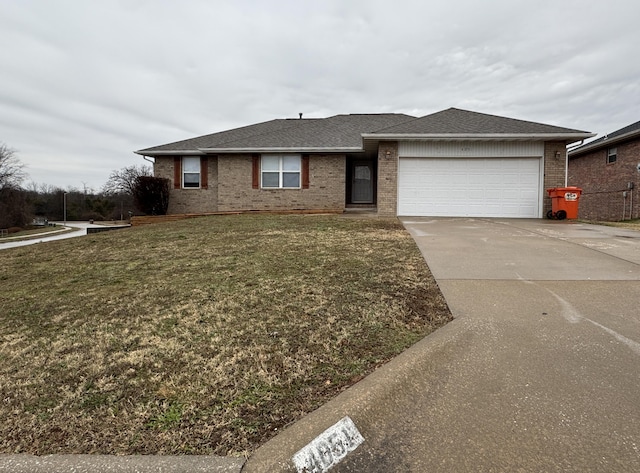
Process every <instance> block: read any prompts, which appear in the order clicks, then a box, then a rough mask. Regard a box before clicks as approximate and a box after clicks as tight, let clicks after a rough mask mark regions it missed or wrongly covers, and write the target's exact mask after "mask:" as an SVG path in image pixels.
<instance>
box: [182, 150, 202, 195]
mask: <svg viewBox="0 0 640 473" xmlns="http://www.w3.org/2000/svg"><path fill="white" fill-rule="evenodd" d="M182 187H188V188H198V187H200V158H199V157H193V156H188V157H184V158H182Z"/></svg>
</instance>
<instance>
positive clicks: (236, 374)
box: [0, 215, 451, 455]
mask: <svg viewBox="0 0 640 473" xmlns="http://www.w3.org/2000/svg"><path fill="white" fill-rule="evenodd" d="M0 268H1V270H2V271H1V272H0V308H1V309H0V419H2V420H1V421H0V453H33V454H48V453H102V454H218V455H227V454H235V455H240V454H246V453H248V452H250V451H252V450H253V449H255V448H256V447H257V446H258V445H260V444H261V443H263V442H264V441H266V440H268V439H269V438H270V437H272V436H273V435H275V434H276V433H277V431H278V430H281V429H282V428H283V427H285V426H286V425H287V424H289V423H291V422H293V421H295V420H296V419H299V418H300V417H301V416H303V415H304V414H305V413H308V412H310V411H311V410H313V409H315V408H317V407H318V406H320V405H321V404H323V403H324V402H326V401H327V400H328V399H330V398H331V397H333V396H335V395H336V394H338V393H339V392H340V391H342V390H344V389H345V388H346V387H348V386H349V385H351V384H353V383H354V382H356V381H358V380H359V379H361V378H362V377H363V376H365V375H366V374H367V373H370V372H371V371H372V370H374V369H375V368H376V367H378V366H379V365H381V364H382V363H384V362H385V361H387V360H389V359H390V358H392V357H394V356H395V355H397V354H398V353H400V352H401V351H403V350H404V349H405V348H407V347H408V346H410V345H411V344H413V343H414V342H416V341H417V340H419V339H420V338H422V337H424V336H425V335H426V334H428V333H430V332H431V331H433V330H435V329H436V328H438V327H440V326H441V325H443V324H445V323H446V322H448V321H449V320H450V318H451V316H450V313H449V311H448V309H447V307H446V304H445V302H444V299H443V298H442V295H441V294H440V291H439V289H438V287H437V285H436V284H435V282H434V280H433V278H432V276H431V274H430V272H429V270H428V268H427V266H426V264H425V262H424V260H423V259H422V257H421V255H420V253H419V251H418V250H417V248H416V246H415V244H414V242H413V240H412V239H411V237H410V236H409V234H408V233H407V232H406V231H405V230H404V229H403V228H402V226H401V225H400V224H399V223H398V222H397V220H395V219H389V220H385V219H351V218H344V217H340V216H305V215H295V216H294V215H291V216H273V215H239V216H218V217H207V218H199V219H193V220H184V221H179V222H173V223H168V224H161V225H150V226H146V227H137V228H131V229H127V230H120V231H118V232H107V233H101V234H95V235H89V236H86V237H81V238H73V239H69V240H61V241H55V242H50V243H46V244H40V245H33V246H26V247H21V248H15V249H8V250H2V251H0Z"/></svg>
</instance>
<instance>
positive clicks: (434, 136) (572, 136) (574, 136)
mask: <svg viewBox="0 0 640 473" xmlns="http://www.w3.org/2000/svg"><path fill="white" fill-rule="evenodd" d="M593 136H596V134H595V133H586V132H585V133H566V134H559V133H531V134H507V133H483V134H474V133H446V134H444V133H389V134H383V133H363V134H362V138H363V139H364V140H415V141H426V140H449V141H451V140H475V141H485V140H525V141H526V140H537V141H540V140H545V141H550V140H573V141H579V140H583V139H586V138H591V137H593Z"/></svg>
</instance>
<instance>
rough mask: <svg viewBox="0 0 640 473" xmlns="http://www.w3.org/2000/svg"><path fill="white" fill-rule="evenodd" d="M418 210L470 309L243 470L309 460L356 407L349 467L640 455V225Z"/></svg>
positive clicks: (455, 468) (521, 464)
mask: <svg viewBox="0 0 640 473" xmlns="http://www.w3.org/2000/svg"><path fill="white" fill-rule="evenodd" d="M403 223H404V225H405V227H406V228H407V229H408V230H409V231H410V232H411V234H412V235H413V236H414V238H415V240H416V242H417V243H418V245H419V247H420V249H421V251H422V252H423V254H424V256H425V258H426V261H427V263H428V265H429V267H430V268H431V270H432V272H433V274H434V276H435V277H436V280H437V281H438V284H439V285H440V288H441V289H442V292H443V293H444V295H445V298H446V299H447V302H448V303H449V306H450V308H451V310H452V312H453V313H454V315H455V316H456V319H455V320H454V321H453V322H451V323H450V324H448V325H447V326H446V327H444V328H442V329H440V330H438V331H437V332H435V333H433V334H432V335H430V336H428V337H426V338H425V339H424V340H422V341H421V342H419V343H418V344H416V345H415V346H413V347H412V348H411V349H409V350H407V351H406V352H405V353H403V354H402V355H400V356H399V357H397V358H396V359H394V360H392V361H391V362H390V363H389V364H387V365H385V366H384V367H382V368H380V369H379V370H377V371H376V372H374V373H373V374H372V375H370V376H369V377H367V378H365V379H364V380H363V381H361V382H360V383H358V384H357V385H355V386H353V387H352V388H351V389H349V390H347V391H346V392H344V393H342V394H341V395H340V396H338V397H337V398H336V399H334V400H333V401H331V402H329V403H328V404H326V405H325V406H323V407H322V408H320V409H318V410H317V411H315V412H313V413H312V414H310V415H308V416H306V417H305V418H303V419H302V420H301V421H300V422H298V423H296V424H294V425H293V426H291V427H290V428H289V429H287V430H286V431H285V432H283V433H282V434H280V435H278V436H277V437H275V438H274V439H273V440H272V441H270V442H268V443H267V444H265V445H264V446H263V447H261V448H260V449H258V451H257V452H256V453H255V454H254V455H253V456H252V457H251V458H249V460H248V462H247V463H246V465H245V468H244V469H243V471H244V472H251V471H295V469H294V468H293V465H292V462H291V456H292V455H293V454H294V453H295V452H297V451H298V450H299V449H301V448H303V447H304V446H305V445H307V444H309V442H311V441H312V440H313V439H314V438H316V437H317V436H318V435H319V434H321V433H322V432H323V431H324V430H325V429H327V428H328V427H330V426H332V425H333V424H335V423H336V422H338V421H339V420H340V419H341V418H343V417H344V416H349V417H350V418H351V419H352V420H353V422H354V424H355V426H356V427H357V428H358V430H359V432H360V433H361V435H362V437H364V443H362V444H361V445H360V446H359V447H357V448H356V449H355V450H354V451H353V452H351V453H350V454H348V455H347V456H346V457H345V458H344V459H343V460H342V461H341V462H340V463H338V464H337V465H336V466H335V467H334V468H333V469H332V470H331V471H336V472H356V471H357V472H362V471H367V472H396V471H397V472H409V471H411V472H465V471H483V472H503V471H505V472H506V471H509V472H513V471H521V472H525V471H526V472H529V471H531V472H539V471H546V472H551V471H557V472H591V471H593V472H596V471H598V472H599V471H602V472H612V471H616V472H622V471H625V472H626V471H629V472H632V471H640V232H634V231H631V230H622V229H618V228H613V227H603V226H592V225H586V224H580V223H571V222H567V221H563V222H557V221H547V220H507V219H505V220H500V219H465V218H458V219H445V218H438V219H428V218H406V219H403ZM320 454H322V453H320ZM319 471H322V470H319Z"/></svg>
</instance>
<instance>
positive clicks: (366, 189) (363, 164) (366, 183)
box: [351, 161, 373, 204]
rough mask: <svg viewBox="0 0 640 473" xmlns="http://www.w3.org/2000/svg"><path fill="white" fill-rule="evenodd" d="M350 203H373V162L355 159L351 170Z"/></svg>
mask: <svg viewBox="0 0 640 473" xmlns="http://www.w3.org/2000/svg"><path fill="white" fill-rule="evenodd" d="M351 203H353V204H373V164H372V163H371V162H370V161H355V162H354V163H353V168H352V172H351Z"/></svg>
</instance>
